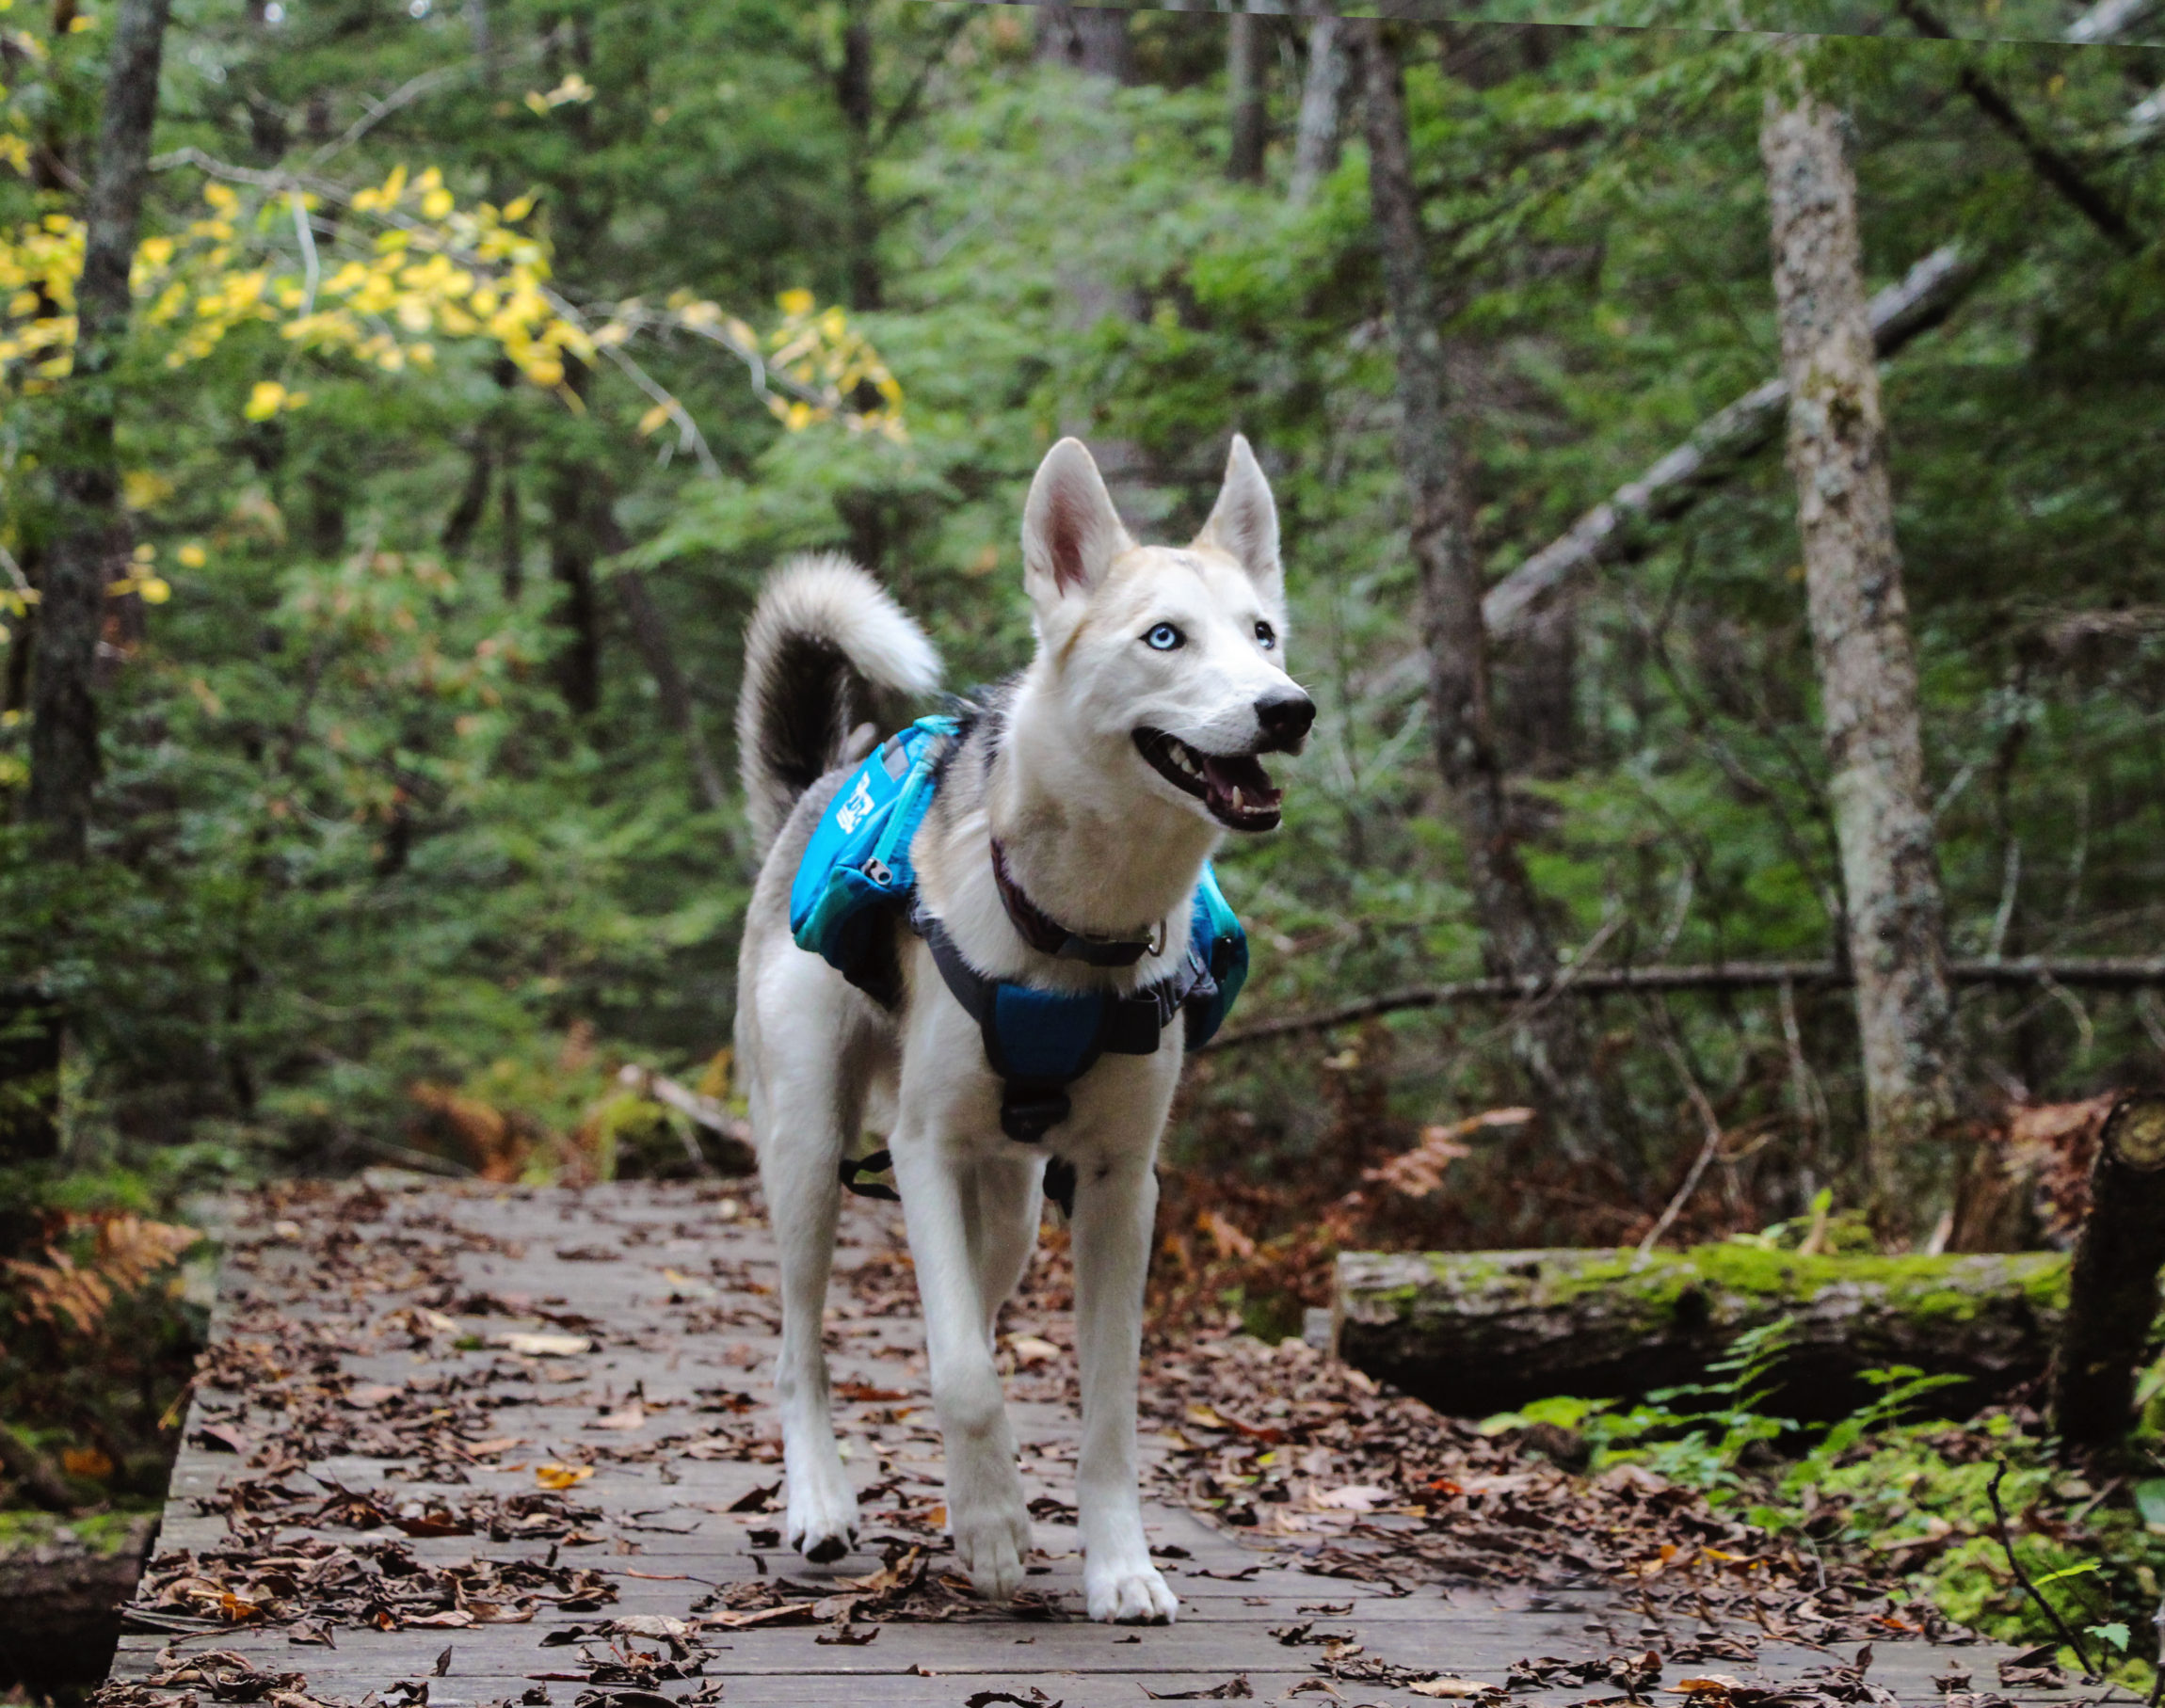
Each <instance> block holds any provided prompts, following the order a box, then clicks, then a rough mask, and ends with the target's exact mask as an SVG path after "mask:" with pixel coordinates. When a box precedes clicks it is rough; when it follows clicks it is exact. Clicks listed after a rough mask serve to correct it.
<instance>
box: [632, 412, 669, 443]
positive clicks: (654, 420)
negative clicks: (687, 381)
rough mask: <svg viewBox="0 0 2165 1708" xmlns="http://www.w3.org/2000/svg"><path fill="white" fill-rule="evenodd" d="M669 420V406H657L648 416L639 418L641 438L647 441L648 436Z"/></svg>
mask: <svg viewBox="0 0 2165 1708" xmlns="http://www.w3.org/2000/svg"><path fill="white" fill-rule="evenodd" d="M668 419H669V406H668V405H667V404H656V405H655V406H654V407H652V408H651V409H649V410H648V411H647V412H646V414H644V415H642V416H640V417H639V437H640V438H641V439H645V438H646V437H647V435H648V434H650V433H651V432H653V431H654V429H655V428H657V427H659V426H660V425H661V424H662V423H664V422H666V421H667V420H668Z"/></svg>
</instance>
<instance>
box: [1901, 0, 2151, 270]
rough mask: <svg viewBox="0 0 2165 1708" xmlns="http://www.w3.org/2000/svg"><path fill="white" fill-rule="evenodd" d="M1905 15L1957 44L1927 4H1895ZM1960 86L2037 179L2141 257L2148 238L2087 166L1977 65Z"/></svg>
mask: <svg viewBox="0 0 2165 1708" xmlns="http://www.w3.org/2000/svg"><path fill="white" fill-rule="evenodd" d="M1895 4H1896V6H1897V7H1898V8H1900V11H1901V15H1902V16H1903V17H1905V18H1907V19H1908V20H1909V21H1910V24H1911V26H1912V27H1913V28H1914V29H1915V30H1916V33H1917V34H1918V35H1920V36H1925V37H1929V38H1930V39H1931V40H1934V41H1951V40H1953V39H1954V33H1953V32H1952V31H1951V30H1949V28H1948V27H1947V25H1946V24H1943V23H1942V22H1941V21H1940V19H1939V17H1938V15H1937V14H1936V13H1935V12H1933V11H1932V8H1930V7H1929V6H1927V5H1926V4H1925V3H1924V0H1895ZM1956 82H1957V83H1958V84H1959V85H1960V86H1961V88H1962V92H1963V93H1964V94H1965V95H1967V96H1968V97H1969V99H1970V104H1972V105H1973V106H1975V107H1976V108H1977V110H1978V111H1979V112H1981V113H1982V114H1983V115H1984V116H1985V117H1986V118H1987V119H1989V120H1992V121H1993V123H1995V124H1997V126H1998V127H1999V128H2000V129H2001V130H2002V131H2004V132H2005V133H2006V134H2007V136H2008V137H2009V138H2010V139H2011V140H2012V141H2013V143H2014V146H2015V147H2016V148H2018V149H2020V150H2021V151H2022V152H2023V153H2024V154H2025V155H2026V156H2028V158H2029V164H2030V166H2031V167H2032V168H2035V170H2036V172H2037V175H2038V176H2039V177H2040V178H2042V179H2044V180H2045V183H2046V184H2050V185H2051V186H2052V187H2053V188H2054V189H2056V190H2058V191H2059V192H2060V194H2061V197H2062V198H2063V199H2064V200H2066V202H2067V204H2068V205H2069V206H2070V207H2072V208H2073V209H2074V210H2075V211H2076V212H2077V213H2078V214H2080V215H2082V216H2083V218H2085V219H2087V220H2089V221H2090V223H2091V224H2092V225H2093V226H2095V227H2096V228H2097V230H2098V231H2099V232H2100V233H2101V234H2102V235H2103V236H2104V237H2105V238H2107V239H2108V240H2109V242H2111V243H2113V244H2115V245H2117V246H2118V247H2120V248H2121V249H2122V250H2123V251H2125V253H2127V254H2129V255H2136V254H2140V253H2141V250H2142V247H2143V243H2142V239H2141V235H2140V234H2138V233H2137V231H2136V230H2135V228H2134V227H2133V226H2131V225H2129V224H2128V223H2127V215H2125V214H2124V213H2122V212H2121V211H2120V210H2119V209H2118V208H2117V207H2115V206H2113V204H2112V202H2111V200H2109V198H2108V197H2107V196H2106V194H2105V192H2104V191H2103V190H2101V189H2099V188H2098V187H2097V186H2096V185H2095V184H2092V183H2091V182H2090V179H2089V177H2088V176H2087V175H2086V174H2085V173H2084V171H2083V170H2082V168H2081V167H2080V166H2078V165H2077V163H2076V162H2075V160H2074V159H2073V158H2072V157H2071V156H2069V155H2068V154H2066V153H2064V152H2061V150H2060V149H2057V148H2055V147H2054V146H2053V145H2052V144H2051V143H2049V142H2047V141H2046V140H2045V138H2044V137H2043V136H2039V135H2038V133H2037V131H2036V130H2035V129H2034V128H2033V127H2032V126H2031V124H2030V123H2029V120H2027V119H2025V118H2023V116H2022V115H2021V114H2020V113H2018V112H2016V111H2015V110H2014V103H2013V101H2011V100H2009V99H2008V97H2007V94H2006V92H2005V91H2004V90H2002V89H2001V88H1999V86H1998V85H1997V84H1996V83H1994V82H1993V81H1992V80H1991V79H1990V78H1988V77H1987V76H1985V74H1984V73H1983V72H1981V71H1979V70H1978V69H1977V67H1976V66H1974V65H1965V66H1964V67H1963V68H1962V72H1961V73H1960V75H1959V76H1958V77H1957V78H1956Z"/></svg>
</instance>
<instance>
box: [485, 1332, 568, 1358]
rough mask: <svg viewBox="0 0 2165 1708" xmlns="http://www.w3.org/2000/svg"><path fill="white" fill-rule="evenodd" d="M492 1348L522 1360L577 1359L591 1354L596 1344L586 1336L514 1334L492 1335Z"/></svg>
mask: <svg viewBox="0 0 2165 1708" xmlns="http://www.w3.org/2000/svg"><path fill="white" fill-rule="evenodd" d="M489 1345H490V1346H495V1347H502V1348H503V1349H505V1351H507V1352H517V1353H518V1354H519V1355H520V1356H521V1357H522V1358H576V1357H578V1356H579V1354H580V1353H582V1352H591V1351H592V1350H593V1349H594V1343H593V1342H592V1341H591V1340H588V1339H587V1338H586V1336H585V1335H584V1334H531V1333H523V1332H513V1333H505V1334H491V1335H490V1336H489Z"/></svg>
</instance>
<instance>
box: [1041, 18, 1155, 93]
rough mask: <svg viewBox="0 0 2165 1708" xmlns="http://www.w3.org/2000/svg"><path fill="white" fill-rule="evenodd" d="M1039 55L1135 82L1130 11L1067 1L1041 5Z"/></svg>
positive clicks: (1104, 75) (1117, 80) (1093, 72)
mask: <svg viewBox="0 0 2165 1708" xmlns="http://www.w3.org/2000/svg"><path fill="white" fill-rule="evenodd" d="M1037 56H1038V57H1039V58H1040V59H1050V60H1054V61H1056V62H1057V63H1059V64H1061V65H1071V66H1073V67H1074V68H1075V69H1076V70H1077V71H1083V72H1091V73H1092V74H1094V75H1096V76H1099V77H1110V78H1112V79H1113V80H1114V81H1115V82H1116V83H1127V82H1131V81H1132V79H1133V77H1134V74H1135V54H1134V48H1133V46H1132V44H1131V42H1130V40H1129V37H1128V14H1127V13H1126V12H1119V11H1109V10H1106V9H1104V8H1099V7H1090V6H1068V5H1066V4H1064V3H1055V4H1052V5H1045V6H1040V7H1039V8H1037Z"/></svg>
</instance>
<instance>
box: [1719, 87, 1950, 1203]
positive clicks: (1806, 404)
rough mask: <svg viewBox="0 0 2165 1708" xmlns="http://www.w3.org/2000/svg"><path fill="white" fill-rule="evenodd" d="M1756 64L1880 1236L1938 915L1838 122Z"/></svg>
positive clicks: (1933, 1047) (1908, 1105) (1933, 1154)
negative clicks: (1763, 77) (1761, 76)
mask: <svg viewBox="0 0 2165 1708" xmlns="http://www.w3.org/2000/svg"><path fill="white" fill-rule="evenodd" d="M1775 75H1776V78H1777V83H1776V86H1775V88H1772V89H1771V90H1770V91H1769V94H1768V97H1767V105H1766V117H1765V120H1764V123H1763V125H1762V127H1761V131H1760V136H1759V146H1760V152H1761V155H1762V156H1763V157H1764V159H1765V162H1766V168H1767V183H1768V188H1769V193H1770V200H1771V202H1772V224H1773V255H1774V295H1775V300H1776V304H1777V309H1778V312H1779V316H1780V321H1781V334H1782V368H1783V374H1784V376H1785V378H1786V379H1787V380H1788V388H1789V430H1788V459H1789V468H1790V471H1791V472H1792V473H1793V475H1794V476H1795V480H1796V487H1797V530H1798V533H1799V535H1800V536H1801V538H1802V541H1803V546H1804V585H1805V591H1806V594H1807V596H1808V603H1809V606H1810V615H1811V626H1812V652H1813V657H1814V662H1815V663H1816V665H1817V668H1818V673H1819V679H1820V716H1821V719H1822V721H1823V723H1824V726H1825V740H1826V745H1827V753H1828V758H1829V763H1830V770H1831V775H1830V777H1829V782H1828V790H1829V794H1830V796H1831V799H1832V805H1833V807H1834V815H1835V830H1836V838H1837V840H1838V841H1839V842H1840V845H1841V854H1842V881H1843V887H1844V891H1845V895H1846V900H1847V912H1848V924H1849V945H1848V947H1849V954H1850V960H1851V963H1852V966H1853V967H1854V970H1855V976H1856V993H1857V1023H1858V1029H1859V1031H1860V1032H1861V1034H1862V1039H1863V1045H1864V1059H1865V1093H1866V1100H1867V1105H1868V1119H1869V1131H1868V1136H1867V1141H1866V1164H1867V1169H1868V1175H1869V1178H1870V1180H1871V1182H1872V1189H1873V1192H1874V1195H1875V1198H1876V1200H1877V1208H1878V1210H1879V1212H1880V1215H1881V1218H1882V1220H1883V1221H1884V1222H1885V1223H1886V1224H1887V1225H1888V1226H1889V1227H1890V1229H1895V1230H1900V1229H1902V1228H1905V1227H1908V1226H1912V1225H1914V1224H1916V1223H1917V1222H1920V1221H1921V1222H1923V1223H1924V1224H1925V1225H1929V1224H1930V1218H1931V1217H1932V1216H1933V1215H1936V1214H1937V1213H1938V1210H1939V1208H1940V1205H1941V1201H1943V1200H1944V1199H1945V1198H1946V1196H1947V1194H1948V1191H1949V1184H1950V1183H1949V1178H1948V1175H1949V1170H1948V1157H1947V1154H1946V1150H1945V1147H1944V1145H1943V1144H1942V1143H1941V1142H1939V1141H1938V1139H1937V1138H1936V1135H1937V1134H1939V1133H1940V1131H1941V1130H1942V1129H1943V1128H1944V1127H1945V1126H1946V1125H1948V1124H1949V1122H1951V1121H1952V1120H1953V1119H1954V1118H1955V1116H1956V1115H1957V1114H1958V1113H1959V1109H1960V1088H1959V1077H1958V1069H1957V1056H1958V1052H1959V1040H1958V1038H1957V1036H1956V1032H1955V1019H1954V1004H1953V1001H1952V998H1950V996H1949V985H1948V976H1947V927H1946V907H1945V903H1944V902H1943V900H1942V898H1941V894H1940V885H1939V861H1938V851H1937V847H1936V845H1935V842H1934V839H1933V835H1932V806H1931V803H1930V801H1929V800H1928V799H1927V798H1926V794H1925V785H1924V745H1923V739H1922V737H1921V735H1920V733H1919V730H1918V725H1917V681H1916V659H1915V657H1914V655H1913V653H1912V650H1911V644H1910V633H1909V609H1908V604H1907V601H1906V600H1905V599H1903V596H1902V580H1901V557H1900V552H1899V551H1897V549H1896V545H1895V536H1894V501H1893V495H1892V491H1891V488H1890V486H1889V483H1888V478H1887V439H1886V423H1885V421H1884V417H1883V416H1882V414H1881V409H1880V389H1879V369H1878V367H1877V365H1876V363H1875V359H1874V351H1873V343H1872V329H1871V322H1870V318H1869V315H1868V312H1867V310H1866V304H1865V289H1864V266H1863V260H1862V256H1861V253H1860V249H1859V244H1858V238H1857V215H1856V179H1855V177H1854V175H1853V174H1852V171H1851V168H1850V163H1849V161H1848V159H1847V157H1846V156H1845V155H1844V153H1843V151H1842V139H1841V123H1842V120H1841V115H1840V114H1839V113H1837V112H1836V110H1835V109H1834V108H1833V107H1831V106H1829V105H1827V104H1825V103H1824V102H1822V101H1820V99H1819V98H1818V96H1817V95H1815V94H1814V93H1813V92H1812V91H1811V89H1810V88H1809V86H1808V84H1807V82H1806V80H1805V66H1804V56H1803V52H1802V50H1801V49H1800V48H1798V47H1797V46H1795V45H1794V44H1790V45H1788V46H1787V47H1785V48H1784V49H1783V50H1782V57H1781V60H1780V63H1779V65H1778V68H1777V71H1776V73H1775Z"/></svg>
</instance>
